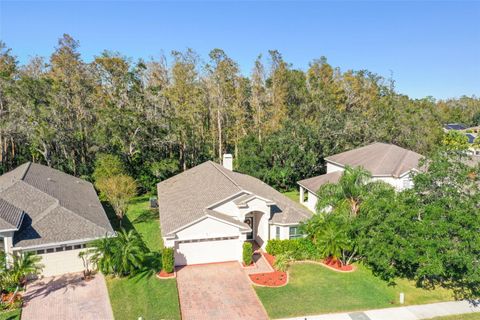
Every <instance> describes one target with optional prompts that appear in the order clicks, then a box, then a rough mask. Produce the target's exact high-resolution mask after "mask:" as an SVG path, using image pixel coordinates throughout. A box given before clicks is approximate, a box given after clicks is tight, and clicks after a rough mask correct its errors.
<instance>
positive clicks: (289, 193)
mask: <svg viewBox="0 0 480 320" xmlns="http://www.w3.org/2000/svg"><path fill="white" fill-rule="evenodd" d="M283 195H285V196H287V197H289V198H290V199H292V200H293V201H295V202H299V201H300V198H299V197H300V193H299V192H298V190H292V191H286V192H283Z"/></svg>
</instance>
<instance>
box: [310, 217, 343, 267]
mask: <svg viewBox="0 0 480 320" xmlns="http://www.w3.org/2000/svg"><path fill="white" fill-rule="evenodd" d="M316 244H317V247H318V248H319V252H320V254H321V255H322V256H323V257H325V258H328V257H332V258H334V259H335V260H340V261H342V263H343V264H346V262H345V261H344V260H343V259H342V258H343V257H344V251H345V250H346V249H348V248H349V247H350V244H349V241H348V237H347V232H346V230H345V229H344V228H343V227H342V226H340V225H338V224H335V223H331V222H329V223H326V225H325V229H323V230H322V231H321V232H319V234H318V236H317V239H316Z"/></svg>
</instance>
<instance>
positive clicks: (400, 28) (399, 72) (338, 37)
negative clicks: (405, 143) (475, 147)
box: [0, 0, 480, 98]
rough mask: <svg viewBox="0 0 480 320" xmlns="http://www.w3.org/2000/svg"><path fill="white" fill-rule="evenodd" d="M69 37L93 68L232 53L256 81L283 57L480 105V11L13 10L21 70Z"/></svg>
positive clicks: (167, 6)
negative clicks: (258, 63) (107, 56)
mask: <svg viewBox="0 0 480 320" xmlns="http://www.w3.org/2000/svg"><path fill="white" fill-rule="evenodd" d="M63 33H69V34H71V35H72V36H73V37H74V38H75V39H77V40H79V41H80V44H81V48H80V51H81V53H82V56H83V58H84V59H86V60H87V61H89V60H91V59H92V57H94V56H95V55H98V54H99V53H101V52H102V51H103V50H105V49H107V50H114V51H119V52H121V53H122V54H125V55H127V56H129V57H132V58H139V57H144V58H148V57H154V58H155V57H159V56H160V55H161V54H162V52H163V53H167V54H168V53H169V52H170V51H171V50H174V49H175V50H184V49H185V48H188V47H190V48H193V49H194V50H195V51H197V52H198V53H199V54H200V55H201V56H202V57H203V58H204V59H207V55H208V52H209V51H210V50H211V49H213V48H222V49H224V50H225V51H226V52H227V54H228V55H229V56H231V57H232V58H233V59H235V60H236V61H237V62H238V63H239V65H240V67H241V69H242V72H244V73H245V74H248V73H249V72H250V70H251V68H252V66H253V61H254V59H255V58H256V56H257V55H258V54H259V53H264V54H265V53H266V52H267V51H268V50H269V49H277V50H279V51H280V52H281V53H282V54H283V57H284V58H285V60H286V61H288V62H290V63H292V65H293V67H294V68H299V69H306V68H308V63H309V62H310V61H312V60H313V59H315V58H319V57H320V56H326V57H327V58H328V61H329V62H330V63H331V64H332V65H334V66H338V67H340V68H341V69H342V70H346V69H355V70H359V69H368V70H370V71H373V72H375V73H378V74H380V75H382V76H385V77H390V76H392V77H393V79H394V80H395V81H396V87H397V90H398V91H399V92H401V93H405V94H408V95H409V96H411V97H414V98H420V97H425V96H433V97H435V98H447V97H458V96H461V95H473V94H475V95H476V96H480V2H459V1H457V2H445V1H441V2H433V1H423V2H410V1H400V2H395V1H383V2H362V1H355V2H344V1H341V2H325V1H318V2H315V1H309V2H303V1H297V2H289V1H244V2H235V1H216V2H202V1H193V2H184V1H181V2H178V1H177V2H162V1H149V2H127V1H102V2H96V1H85V2H74V1H63V2H53V1H48V2H45V1H30V2H19V1H5V0H0V39H2V40H3V41H4V42H6V43H7V45H8V46H9V47H11V48H12V49H13V53H14V54H15V55H17V56H18V59H19V61H20V62H22V63H23V62H26V61H28V59H29V58H30V57H32V56H35V55H41V56H49V55H50V54H51V52H52V51H53V50H54V47H55V45H56V42H57V39H58V38H59V37H60V36H61V35H62V34H63Z"/></svg>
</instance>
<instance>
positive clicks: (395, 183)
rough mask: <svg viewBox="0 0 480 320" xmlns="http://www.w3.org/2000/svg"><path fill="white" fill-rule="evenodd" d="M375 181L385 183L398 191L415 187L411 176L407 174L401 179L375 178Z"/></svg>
mask: <svg viewBox="0 0 480 320" xmlns="http://www.w3.org/2000/svg"><path fill="white" fill-rule="evenodd" d="M372 180H373V181H383V182H386V183H388V184H389V185H391V186H392V187H394V188H395V190H396V191H402V190H405V189H408V188H411V187H413V183H412V182H411V181H412V180H411V178H410V174H407V175H405V176H403V177H401V178H394V177H373V178H372Z"/></svg>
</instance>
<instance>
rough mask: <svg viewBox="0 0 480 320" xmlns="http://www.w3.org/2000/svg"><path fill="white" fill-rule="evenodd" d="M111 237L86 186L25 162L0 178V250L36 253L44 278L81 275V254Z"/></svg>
mask: <svg viewBox="0 0 480 320" xmlns="http://www.w3.org/2000/svg"><path fill="white" fill-rule="evenodd" d="M113 234H114V231H113V229H112V226H111V225H110V222H109V221H108V218H107V215H106V214H105V211H104V209H103V207H102V204H101V203H100V201H99V200H98V197H97V194H96V192H95V189H94V188H93V185H92V184H91V183H90V182H87V181H84V180H82V179H79V178H76V177H73V176H70V175H68V174H66V173H63V172H60V171H58V170H55V169H52V168H49V167H45V166H43V165H39V164H35V163H30V162H28V163H25V164H23V165H21V166H19V167H17V168H16V169H14V170H12V171H10V172H7V173H5V174H4V175H2V176H0V238H1V240H0V241H1V243H0V244H1V247H2V248H3V250H4V251H5V252H7V253H9V254H15V253H18V252H28V251H33V252H35V253H37V254H38V255H39V256H41V257H42V261H41V263H42V264H43V265H44V269H43V275H44V276H52V275H59V274H63V273H68V272H78V271H82V270H83V263H82V260H81V259H80V258H79V257H78V253H79V252H80V251H81V249H83V248H85V246H86V244H87V243H88V242H89V241H92V240H94V239H98V238H102V237H104V236H106V235H109V236H110V235H113Z"/></svg>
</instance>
